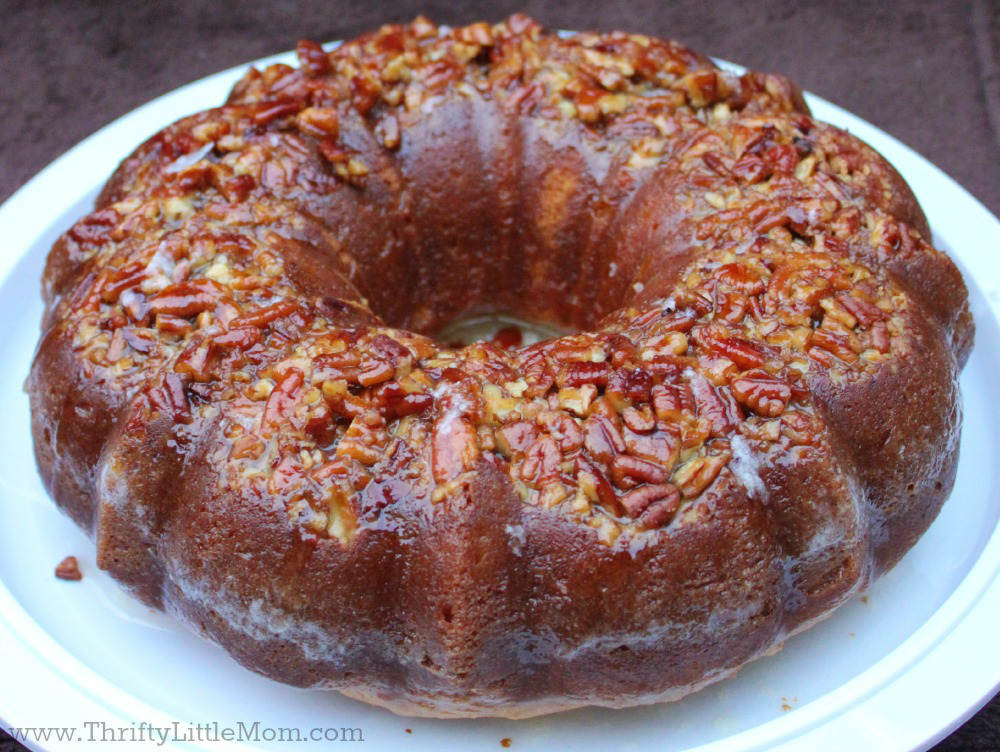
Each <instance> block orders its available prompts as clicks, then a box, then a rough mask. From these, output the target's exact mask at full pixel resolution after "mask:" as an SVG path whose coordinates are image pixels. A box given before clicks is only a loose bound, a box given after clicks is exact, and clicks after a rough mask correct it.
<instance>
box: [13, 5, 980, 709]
mask: <svg viewBox="0 0 1000 752" xmlns="http://www.w3.org/2000/svg"><path fill="white" fill-rule="evenodd" d="M299 58H300V61H301V66H300V67H299V68H295V69H293V68H291V67H288V66H283V65H275V66H271V67H269V68H267V69H265V70H263V71H257V70H251V71H250V72H249V73H248V74H247V75H246V76H244V78H243V79H242V80H241V81H240V82H239V83H238V84H237V85H236V87H235V88H234V90H233V92H232V94H231V95H230V97H229V100H228V102H227V103H226V104H225V105H223V106H222V107H219V108H216V109H213V110H209V111H206V112H203V113H199V114H197V115H193V116H191V117H188V118H185V119H183V120H181V121H179V122H178V123H175V124H174V125H171V126H169V127H167V128H165V129H164V130H163V131H161V132H160V133H158V134H157V135H155V136H154V137H153V138H151V139H150V140H149V141H147V142H146V143H145V144H143V145H142V146H140V147H139V148H138V149H137V150H136V152H135V153H134V154H133V155H132V156H130V157H129V158H128V159H126V160H125V161H124V162H123V163H122V165H121V166H120V167H119V168H118V170H117V171H116V172H115V174H114V175H113V176H112V178H111V179H110V181H109V182H108V184H107V186H106V187H105V189H104V191H103V192H102V194H101V196H100V198H99V200H98V202H97V206H96V209H95V211H94V212H93V213H92V214H90V215H88V216H87V217H84V218H83V219H81V220H80V221H79V222H78V223H77V224H76V225H75V226H74V227H73V228H72V229H71V230H70V231H69V232H68V233H67V234H66V235H64V236H63V237H62V238H60V240H59V241H58V242H57V243H56V245H55V246H54V248H53V249H52V252H51V253H50V255H49V259H48V263H47V266H46V270H45V275H44V278H43V294H44V297H45V301H46V304H47V309H46V314H45V320H44V323H43V335H42V339H41V342H40V344H39V348H38V353H37V356H36V359H35V362H34V366H33V368H32V371H31V375H30V377H29V380H28V385H27V388H28V391H29V394H30V396H31V404H32V415H33V426H32V427H33V433H34V439H35V449H36V455H37V458H38V463H39V468H40V470H41V473H42V476H43V478H44V480H45V483H46V485H47V488H48V489H49V491H50V493H51V494H52V496H53V497H54V499H55V500H56V502H57V503H58V504H59V505H60V507H62V508H63V509H64V510H65V511H66V512H67V513H69V515H70V516H71V517H73V519H74V520H76V522H77V523H79V524H80V525H81V526H82V527H83V528H85V529H86V530H88V531H90V532H91V533H92V534H93V535H94V536H95V537H96V541H97V550H98V563H99V565H100V566H101V567H102V568H104V569H106V570H107V571H109V572H110V573H111V574H112V575H113V576H114V577H115V578H117V579H118V580H119V581H121V582H122V583H123V584H124V585H125V586H126V587H128V588H129V589H130V590H131V591H132V592H134V593H135V594H136V595H137V596H138V597H139V598H141V599H142V600H143V601H145V602H146V603H148V604H150V605H153V606H156V607H158V608H163V609H165V610H167V611H169V612H171V613H174V614H176V615H178V616H179V617H180V618H181V619H182V620H183V621H185V622H186V623H188V624H190V625H192V626H193V627H195V628H197V629H199V630H201V631H202V632H203V633H204V634H206V635H207V636H208V637H210V638H212V639H214V640H216V641H217V642H219V643H220V644H221V645H222V646H223V647H224V648H225V649H226V650H228V651H229V652H230V653H231V654H232V655H233V656H234V657H235V658H236V659H237V660H238V661H240V662H241V663H242V664H244V665H245V666H247V667H249V668H251V669H253V670H255V671H258V672H261V673H263V674H265V675H267V676H270V677H272V678H275V679H277V680H279V681H284V682H288V683H291V684H295V685H299V686H306V687H326V688H336V689H339V690H341V691H343V692H345V693H346V694H349V695H351V696H354V697H359V698H361V699H364V700H366V701H369V702H375V703H378V704H382V705H385V706H387V707H389V708H391V709H393V710H396V711H398V712H403V713H413V714H422V715H436V716H475V715H500V716H510V717H520V716H529V715H535V714H538V713H544V712H552V711H555V710H560V709H566V708H572V707H578V706H582V705H605V706H614V707H619V706H626V705H633V704H639V703H648V702H655V701H659V700H665V699H674V698H677V697H680V696H682V695H684V694H686V693H687V692H689V691H692V690H693V689H695V688H697V687H700V686H702V685H704V684H706V683H708V682H711V681H714V680H716V679H719V678H721V677H723V676H726V675H728V674H730V673H732V672H733V671H735V670H736V669H738V668H739V667H740V666H741V665H743V664H744V663H745V662H746V661H748V660H750V659H752V658H754V657H757V656H759V655H762V654H765V653H768V652H771V651H774V650H776V649H778V648H779V647H780V645H781V643H782V642H783V640H784V639H785V638H787V637H788V636H789V635H790V634H792V633H793V632H795V631H797V630H800V629H802V628H804V627H805V626H807V625H809V624H811V623H813V622H814V621H816V620H817V619H819V618H822V617H823V616H825V615H827V614H829V613H830V611H831V610H832V609H833V608H835V607H836V606H837V605H839V604H840V603H842V602H843V601H844V600H845V599H847V598H848V597H850V596H851V595H852V594H853V593H855V592H857V590H858V589H859V588H862V587H864V586H865V585H866V584H867V583H868V582H870V581H871V580H872V578H874V577H876V576H878V575H879V574H880V573H882V572H883V571H885V570H886V569H887V568H889V567H891V566H892V565H893V564H894V563H895V562H896V561H897V560H898V559H899V557H900V556H901V555H902V554H903V553H904V552H905V551H906V550H907V549H908V548H909V547H910V546H911V545H912V544H913V543H914V542H915V540H916V539H917V538H918V537H919V536H920V534H921V533H922V532H923V531H924V530H925V529H926V528H927V526H928V525H929V524H930V522H931V521H932V520H933V519H934V517H935V515H936V514H937V511H938V509H939V508H940V505H941V503H942V502H943V500H944V499H945V498H946V497H947V495H948V493H949V491H950V489H951V486H952V483H953V480H954V475H955V466H956V461H957V456H958V436H959V425H960V412H959V395H958V388H957V381H956V378H957V374H958V371H959V369H960V367H961V365H962V364H963V362H964V360H965V358H966V357H967V354H968V351H969V349H970V347H971V343H972V324H971V319H970V315H969V310H968V305H967V302H966V291H965V287H964V285H963V282H962V279H961V276H960V274H959V273H958V271H957V270H956V268H955V267H954V265H953V264H952V262H951V261H950V260H949V259H948V258H947V257H946V256H945V255H944V254H942V253H941V252H939V251H937V250H935V249H934V248H933V247H932V246H931V245H930V244H929V240H930V234H929V231H928V228H927V223H926V220H925V219H924V216H923V214H922V212H921V210H920V208H919V206H918V205H917V203H916V201H915V199H914V197H913V195H912V193H911V192H910V190H909V188H908V187H907V186H906V184H905V183H904V182H903V180H902V179H901V178H900V176H899V175H898V174H897V173H896V172H895V170H893V168H892V167H891V166H890V165H889V164H888V163H886V161H885V160H884V159H883V158H882V157H881V156H879V155H878V154H877V153H876V152H874V151H873V150H872V149H871V148H869V147H868V146H866V145H865V144H863V143H861V142H860V141H858V140H857V139H856V138H854V137H853V136H851V135H849V134H848V133H845V132H843V131H840V130H838V129H836V128H834V127H832V126H829V125H826V124H823V123H820V122H817V121H815V120H814V119H812V118H811V117H810V115H809V113H808V109H807V107H806V105H805V103H804V101H803V100H802V97H801V95H800V93H799V92H798V90H797V89H796V88H795V87H794V85H792V84H791V83H789V82H788V81H787V80H785V79H784V78H782V77H780V76H773V75H764V74H757V73H748V74H746V75H743V76H737V75H735V74H731V73H726V72H723V71H720V70H718V69H716V68H715V66H714V65H713V64H712V63H711V62H710V61H708V60H707V59H705V58H703V57H701V56H699V55H697V54H696V53H693V52H691V51H690V50H687V49H686V48H684V47H682V46H681V45H678V44H676V43H673V42H663V41H659V40H654V39H649V38H647V37H642V36H638V35H626V34H621V33H612V34H603V35H598V34H581V35H577V36H574V37H572V38H569V39H560V38H558V37H556V36H553V35H549V34H546V33H544V32H543V31H542V30H541V29H540V28H539V27H538V25H537V24H535V23H534V22H533V21H531V20H530V19H527V18H525V17H523V16H513V17H511V18H510V19H508V20H507V21H506V22H504V23H501V24H496V25H494V26H489V25H487V24H482V23H480V24H474V25H472V26H469V27H464V28H459V29H448V28H445V27H436V26H434V25H433V24H431V23H429V22H428V21H426V20H424V19H418V20H417V21H415V22H414V23H413V24H410V25H408V26H388V27H384V28H383V29H381V30H379V31H378V32H376V33H374V34H371V35H367V36H364V37H361V38H360V39H358V40H354V41H351V42H348V43H346V44H344V45H342V46H340V47H339V48H337V49H336V50H334V51H332V52H330V53H326V52H324V51H323V50H322V49H321V48H319V47H318V45H315V44H314V43H309V42H303V43H300V45H299ZM477 310H502V311H506V312H509V313H512V314H515V315H518V316H521V317H524V318H528V319H535V320H540V321H549V322H552V323H554V324H558V325H560V326H564V327H569V328H571V329H572V330H573V331H577V332H578V333H577V334H571V335H567V336H566V337H562V338H557V339H554V340H547V341H545V342H541V343H538V344H535V345H531V346H529V347H524V348H520V349H511V350H504V349H502V348H500V347H497V346H495V345H491V344H486V343H478V344H473V345H470V346H468V347H466V348H461V349H450V348H447V347H444V346H442V345H441V344H440V343H438V342H436V341H434V340H433V339H432V338H430V337H429V336H427V335H428V334H429V333H433V332H434V331H436V330H437V329H439V328H440V327H441V326H442V325H444V324H446V323H447V322H448V321H450V320H452V319H454V318H455V317H456V316H459V315H461V314H463V313H467V312H470V311H477Z"/></svg>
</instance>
